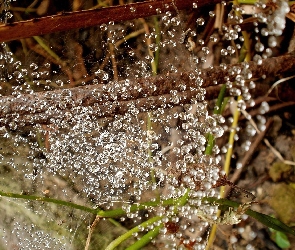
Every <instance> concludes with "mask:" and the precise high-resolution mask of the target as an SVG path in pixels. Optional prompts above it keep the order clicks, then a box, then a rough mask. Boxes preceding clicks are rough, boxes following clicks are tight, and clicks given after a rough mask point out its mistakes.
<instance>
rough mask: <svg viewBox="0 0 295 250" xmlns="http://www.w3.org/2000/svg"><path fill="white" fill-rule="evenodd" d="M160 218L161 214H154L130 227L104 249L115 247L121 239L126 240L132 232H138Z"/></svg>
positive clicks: (111, 249) (110, 249)
mask: <svg viewBox="0 0 295 250" xmlns="http://www.w3.org/2000/svg"><path fill="white" fill-rule="evenodd" d="M161 219H162V216H155V217H153V218H151V219H149V220H147V221H145V222H143V223H141V224H140V225H138V226H136V227H134V228H132V229H131V230H129V231H128V232H126V233H124V234H122V235H121V236H119V237H118V238H117V239H115V240H113V241H112V242H111V243H110V244H109V245H108V246H107V248H106V249H105V250H113V249H115V247H117V246H118V245H120V244H121V243H122V242H123V241H125V240H127V239H128V238H130V237H132V236H133V234H135V233H138V232H140V231H141V230H142V228H146V227H148V226H150V225H153V224H154V223H156V222H157V221H160V220H161Z"/></svg>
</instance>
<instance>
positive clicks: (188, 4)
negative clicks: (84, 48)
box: [0, 0, 221, 42]
mask: <svg viewBox="0 0 295 250" xmlns="http://www.w3.org/2000/svg"><path fill="white" fill-rule="evenodd" d="M196 2H197V4H198V8H200V7H203V6H206V5H215V4H216V3H220V2H221V0H211V1H207V0H199V1H196V0H161V1H146V2H141V3H133V4H126V5H122V6H113V7H109V8H102V9H94V10H84V11H76V12H63V13H61V14H58V15H53V16H46V17H41V18H35V19H32V20H28V21H21V22H15V23H10V24H6V25H0V42H7V41H12V40H17V39H21V38H26V37H32V36H40V35H44V34H49V33H54V32H60V31H67V30H71V29H77V28H86V27H93V26H97V25H101V24H104V23H105V24H107V23H109V22H110V21H114V22H120V21H126V20H133V19H137V18H140V17H148V16H152V15H157V14H159V13H160V12H162V13H165V12H167V11H173V12H175V11H178V10H183V9H190V8H192V7H193V3H196Z"/></svg>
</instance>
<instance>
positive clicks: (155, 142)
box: [0, 1, 288, 249]
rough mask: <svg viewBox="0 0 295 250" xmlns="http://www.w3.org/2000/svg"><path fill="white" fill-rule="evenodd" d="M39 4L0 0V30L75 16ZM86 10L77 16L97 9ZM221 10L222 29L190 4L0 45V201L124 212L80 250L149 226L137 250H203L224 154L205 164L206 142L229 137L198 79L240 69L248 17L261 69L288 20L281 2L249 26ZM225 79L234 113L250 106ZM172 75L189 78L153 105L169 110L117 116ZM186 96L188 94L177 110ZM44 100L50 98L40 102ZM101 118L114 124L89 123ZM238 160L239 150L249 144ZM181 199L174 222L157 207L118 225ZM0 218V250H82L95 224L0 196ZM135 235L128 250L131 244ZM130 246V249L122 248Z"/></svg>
mask: <svg viewBox="0 0 295 250" xmlns="http://www.w3.org/2000/svg"><path fill="white" fill-rule="evenodd" d="M34 2H38V1H34ZM40 2H42V3H28V1H23V2H20V1H2V2H0V7H1V10H2V14H1V21H2V22H4V23H7V22H8V23H9V22H10V21H20V20H24V19H29V18H33V17H38V16H42V15H49V14H56V13H58V12H59V11H72V10H73V9H72V8H73V6H74V5H73V3H72V2H76V1H67V2H66V3H64V4H61V3H57V2H56V1H55V2H54V1H53V2H54V6H53V5H52V3H51V4H49V5H48V6H47V7H46V6H45V2H46V1H40ZM49 2H50V1H49ZM86 2H87V3H84V4H82V5H81V6H80V9H90V8H93V7H95V6H96V4H93V3H92V1H86ZM90 2H91V3H90ZM98 2H99V3H100V2H101V1H98ZM102 2H108V1H102ZM119 2H120V1H119ZM122 2H124V1H122ZM42 4H43V5H42ZM106 4H107V3H106ZM98 5H99V4H98ZM220 6H221V8H223V11H224V12H223V13H226V14H224V20H223V21H221V22H219V23H218V22H217V21H216V20H217V17H216V13H219V14H220V12H218V9H217V8H215V6H209V7H206V8H205V9H204V10H205V11H203V12H202V10H199V9H198V7H197V4H194V5H193V8H192V9H190V10H187V11H178V10H177V11H176V12H175V11H174V12H172V11H165V9H164V10H160V9H159V10H158V15H156V16H153V17H148V18H146V19H136V20H131V21H126V22H120V23H114V22H109V23H106V24H102V25H100V26H97V27H93V28H85V29H80V30H70V31H67V32H59V33H53V34H49V35H44V36H42V37H34V38H28V39H23V40H21V41H13V42H8V43H1V47H0V77H1V78H0V84H1V89H0V93H1V98H3V99H0V109H1V110H2V111H1V112H2V113H3V114H4V115H2V116H1V125H2V127H1V128H0V133H1V148H0V160H1V165H0V173H1V177H0V185H1V187H0V189H1V191H2V192H12V193H18V194H24V195H36V196H42V197H43V196H45V197H50V198H54V199H59V200H64V201H70V202H72V203H76V204H80V205H83V206H87V207H90V208H99V209H101V210H110V209H115V208H123V209H125V210H126V212H127V215H124V216H120V217H119V218H116V219H115V222H114V221H113V222H110V221H109V220H107V219H103V220H102V221H100V222H99V223H98V226H97V227H96V231H94V233H93V235H92V240H91V243H90V247H89V249H105V247H106V246H107V245H108V244H109V243H110V242H111V241H112V240H113V239H115V238H116V237H118V236H119V235H121V234H122V233H125V232H126V231H127V230H128V229H130V228H132V227H134V226H136V225H138V224H140V223H142V222H143V221H145V220H147V219H148V218H151V217H153V216H156V215H161V216H163V220H162V221H163V222H164V223H166V224H165V225H166V226H165V227H163V228H162V230H161V233H160V236H159V237H158V238H157V239H155V240H153V241H152V244H150V245H149V246H147V248H146V249H165V248H166V249H185V248H184V246H191V248H189V249H205V246H206V240H207V236H208V228H209V225H210V224H211V222H212V221H214V220H216V219H217V217H216V212H217V207H216V206H213V205H209V204H202V201H201V199H202V198H203V197H207V196H210V197H214V196H216V197H217V196H218V195H219V193H218V189H217V188H215V187H216V183H217V180H218V179H219V178H220V176H223V175H224V173H223V172H222V171H221V169H222V168H221V167H220V166H221V164H222V162H223V159H224V154H225V153H226V151H227V146H226V145H223V147H222V145H215V146H214V147H213V149H212V154H211V155H207V154H205V149H206V142H207V140H208V134H211V135H213V136H214V137H215V138H216V139H217V138H220V137H222V136H223V135H224V133H225V132H227V131H230V129H229V126H230V123H228V121H226V120H225V118H224V117H223V116H221V115H217V114H213V112H212V109H213V108H214V103H213V102H212V101H211V100H206V98H205V89H204V88H202V83H203V81H204V79H202V78H201V77H200V72H201V69H203V68H210V67H213V66H219V65H221V66H223V67H224V68H226V67H227V65H228V64H230V63H232V62H237V60H238V58H237V55H239V54H240V53H242V51H243V44H244V37H243V35H242V30H241V27H240V24H242V23H243V17H244V16H245V17H246V16H247V17H249V16H251V15H254V17H255V18H256V19H255V20H256V21H255V24H254V26H255V32H254V33H253V40H254V41H257V42H256V45H255V48H254V51H255V53H254V56H253V59H254V60H255V61H256V62H257V64H260V63H261V60H262V59H263V58H267V57H269V56H271V53H272V48H274V47H275V46H276V38H277V36H279V35H281V33H282V31H283V29H284V25H285V23H284V17H285V14H286V13H287V12H288V5H287V6H286V2H285V1H276V5H275V7H273V6H272V8H273V9H271V8H270V7H269V5H266V4H265V3H263V2H261V3H256V4H255V5H253V8H254V10H255V9H256V10H259V11H251V12H247V13H245V10H244V9H243V8H242V7H241V6H238V5H234V6H232V4H226V3H222V4H221V5H220ZM99 7H102V6H99ZM103 7H107V6H103ZM9 8H11V9H10V10H9ZM26 8H27V9H26ZM78 9H79V8H78ZM78 9H77V10H78ZM25 10H27V12H26V11H25ZM130 11H135V10H133V9H131V10H130ZM28 13H29V14H28ZM257 13H258V14H257ZM218 16H219V15H218ZM219 18H220V17H219ZM210 23H211V24H210ZM209 24H210V25H211V26H210V25H209ZM218 25H219V26H218ZM208 27H211V28H212V27H213V28H212V30H208V29H209V28H208ZM255 39H256V40H255ZM231 70H232V74H233V75H236V78H235V85H234V86H233V82H231V81H229V80H228V79H224V80H225V83H226V84H227V86H228V88H229V89H230V91H229V92H230V96H231V97H232V98H233V100H234V98H236V97H237V96H242V97H243V101H240V102H239V103H238V104H237V105H238V107H239V108H241V109H243V107H244V106H245V105H246V104H247V105H251V102H252V101H253V100H252V99H251V95H250V93H249V89H251V88H254V87H255V83H254V82H250V78H251V72H249V70H248V68H247V63H245V64H243V65H242V66H241V67H236V68H231ZM182 72H191V73H190V75H189V77H190V79H191V80H192V79H195V85H194V86H193V87H187V86H186V84H185V83H184V84H182V85H180V86H178V87H177V88H175V89H174V88H173V86H172V89H171V90H170V92H169V93H167V95H165V96H163V97H162V99H161V100H162V101H163V103H165V102H166V101H167V99H169V104H167V105H162V106H161V107H159V108H154V109H153V110H148V109H147V110H146V112H143V109H139V108H138V104H137V102H136V101H133V102H130V103H127V102H128V95H131V94H130V93H141V92H142V91H143V90H142V89H141V85H140V84H137V83H138V82H137V81H138V80H137V79H145V78H148V77H152V76H155V75H156V74H158V75H163V76H167V77H168V76H169V75H170V74H180V73H182ZM212 82H213V83H214V79H212ZM245 82H249V84H245ZM87 85H89V86H99V89H100V90H101V89H102V90H103V91H97V90H95V88H93V91H92V92H91V95H92V96H91V98H96V100H97V102H103V104H99V105H100V106H99V107H97V106H96V105H95V104H91V105H89V106H87V105H84V103H83V105H82V102H81V103H79V101H77V100H79V99H75V98H76V97H75V96H76V95H78V94H77V93H79V92H73V89H74V88H77V87H80V88H81V91H82V88H83V87H85V86H87ZM157 88H158V86H157V85H153V84H151V85H150V93H156V92H157ZM182 91H196V92H198V94H196V95H195V96H193V97H191V98H190V100H189V101H187V102H186V104H182V103H183V102H182V101H181V100H182V99H181V98H183V97H182V96H181V95H180V93H181V92H182ZM44 92H46V93H47V94H46V95H42V93H44ZM37 93H41V94H40V96H38V97H37V96H35V97H36V98H40V99H41V97H42V96H45V97H46V98H47V99H45V100H47V101H44V102H38V105H37V106H36V105H33V104H32V103H34V102H33V101H31V99H28V95H33V94H37ZM118 96H119V97H118ZM7 97H8V99H7ZM5 98H6V99H5ZM85 98H86V97H85ZM119 98H121V99H120V100H119ZM124 98H126V100H127V101H126V103H127V104H126V103H124V105H126V107H127V108H126V109H125V112H118V114H116V112H114V111H113V110H116V109H115V108H112V107H113V106H114V105H117V106H116V107H117V109H118V110H119V108H118V106H119V105H121V103H123V102H120V101H121V100H124ZM149 98H150V96H149V94H148V93H143V94H141V103H143V104H144V103H149V102H151V99H149ZM48 100H50V101H48ZM17 102H19V105H20V106H19V107H16V109H15V110H18V111H17V112H15V113H13V112H12V113H11V109H12V108H11V107H10V106H9V105H10V104H9V103H17ZM52 103H54V105H55V106H54V105H52ZM266 108H267V107H266ZM262 109H263V108H262ZM98 110H104V114H108V112H110V113H111V115H105V117H103V115H100V116H98V115H97V113H98ZM110 110H111V111H110ZM27 111H30V112H31V113H38V117H39V118H40V119H41V120H42V119H43V120H42V121H44V119H45V120H46V121H47V122H46V123H42V122H41V123H38V122H37V123H34V122H30V121H32V120H30V119H33V118H30V117H29V116H22V112H27ZM44 117H45V118H44ZM46 117H49V118H48V119H47V118H46ZM34 119H35V118H34ZM34 121H35V120H34ZM229 121H230V120H229ZM248 133H249V135H250V134H251V133H253V129H252V130H251V128H249V129H248ZM254 134H255V133H254ZM219 146H221V147H219ZM243 147H244V150H246V148H247V143H245V144H244V146H243ZM220 148H221V150H220ZM188 188H189V189H190V190H191V191H190V199H189V202H188V205H186V206H183V208H182V209H181V210H180V211H179V213H177V214H174V213H175V211H174V210H173V209H172V208H171V207H170V208H169V207H168V208H167V207H164V206H161V205H159V206H158V207H156V208H151V207H147V208H146V209H144V210H141V211H138V212H135V213H131V212H128V209H130V205H132V204H137V203H141V202H146V201H156V200H157V199H162V200H165V199H169V198H174V199H177V198H179V197H182V196H183V195H184V194H185V192H186V191H187V189H188ZM0 206H1V211H2V216H1V219H0V221H1V223H0V236H1V238H0V249H83V248H84V247H85V244H86V239H87V235H88V229H89V227H90V225H91V224H92V222H93V220H94V217H95V216H94V215H92V214H90V213H87V212H85V211H80V210H77V209H74V208H69V207H66V206H61V205H58V204H51V203H47V202H38V201H33V200H26V199H11V198H7V197H2V198H1V199H0ZM197 211H201V212H200V213H199V212H197ZM145 230H147V229H143V231H145ZM134 236H135V237H133V238H134V239H133V241H134V240H136V237H138V238H139V237H140V233H139V234H134ZM131 243H132V240H130V241H127V242H125V243H124V244H125V245H124V244H122V245H120V246H119V248H118V249H126V247H127V246H128V245H130V244H131ZM181 247H182V248H181Z"/></svg>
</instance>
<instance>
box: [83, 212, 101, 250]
mask: <svg viewBox="0 0 295 250" xmlns="http://www.w3.org/2000/svg"><path fill="white" fill-rule="evenodd" d="M100 218H101V217H100V216H98V215H97V216H96V217H95V220H94V221H93V223H92V224H91V226H90V227H89V232H88V236H87V240H86V244H85V250H88V249H89V246H90V240H91V236H92V233H93V231H94V229H95V227H96V225H97V224H98V222H99V221H100Z"/></svg>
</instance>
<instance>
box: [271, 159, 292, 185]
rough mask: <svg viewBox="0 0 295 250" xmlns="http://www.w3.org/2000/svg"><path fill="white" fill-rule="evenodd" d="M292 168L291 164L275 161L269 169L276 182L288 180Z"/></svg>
mask: <svg viewBox="0 0 295 250" xmlns="http://www.w3.org/2000/svg"><path fill="white" fill-rule="evenodd" d="M292 169H293V168H292V167H291V166H290V165H287V164H285V163H283V162H275V163H274V164H272V166H271V168H270V170H269V175H270V177H271V179H272V180H273V181H274V182H278V181H280V180H286V179H288V177H289V175H290V173H291V172H292Z"/></svg>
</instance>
